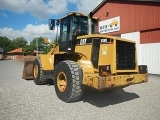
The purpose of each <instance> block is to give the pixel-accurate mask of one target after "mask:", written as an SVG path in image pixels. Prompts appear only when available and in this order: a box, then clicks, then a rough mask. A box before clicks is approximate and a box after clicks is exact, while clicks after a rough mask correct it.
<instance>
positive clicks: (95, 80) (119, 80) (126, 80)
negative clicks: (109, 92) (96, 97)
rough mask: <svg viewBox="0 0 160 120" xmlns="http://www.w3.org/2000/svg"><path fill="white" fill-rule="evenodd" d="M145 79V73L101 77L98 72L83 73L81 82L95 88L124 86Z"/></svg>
mask: <svg viewBox="0 0 160 120" xmlns="http://www.w3.org/2000/svg"><path fill="white" fill-rule="evenodd" d="M147 81H148V76H147V74H132V75H114V76H113V75H111V76H108V77H101V76H99V75H98V74H84V76H83V84H84V85H87V86H90V87H93V88H95V89H97V90H103V89H110V88H116V87H126V86H128V85H132V84H138V83H143V82H147Z"/></svg>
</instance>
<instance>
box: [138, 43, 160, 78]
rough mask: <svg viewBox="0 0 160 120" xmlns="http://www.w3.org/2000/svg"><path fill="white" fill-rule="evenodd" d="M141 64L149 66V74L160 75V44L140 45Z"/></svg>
mask: <svg viewBox="0 0 160 120" xmlns="http://www.w3.org/2000/svg"><path fill="white" fill-rule="evenodd" d="M140 50H141V63H143V64H146V65H147V66H148V72H149V73H152V74H159V75H160V43H150V44H140Z"/></svg>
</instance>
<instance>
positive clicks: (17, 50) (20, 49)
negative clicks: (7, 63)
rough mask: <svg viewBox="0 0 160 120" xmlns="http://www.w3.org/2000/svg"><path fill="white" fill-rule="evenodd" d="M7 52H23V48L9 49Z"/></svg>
mask: <svg viewBox="0 0 160 120" xmlns="http://www.w3.org/2000/svg"><path fill="white" fill-rule="evenodd" d="M7 53H22V48H17V49H15V50H12V51H9V52H7Z"/></svg>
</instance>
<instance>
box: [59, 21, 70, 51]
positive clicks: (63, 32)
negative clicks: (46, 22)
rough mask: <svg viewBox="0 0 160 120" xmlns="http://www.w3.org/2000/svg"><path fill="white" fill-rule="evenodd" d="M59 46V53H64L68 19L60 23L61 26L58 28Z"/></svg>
mask: <svg viewBox="0 0 160 120" xmlns="http://www.w3.org/2000/svg"><path fill="white" fill-rule="evenodd" d="M60 27H61V28H60V43H59V44H60V45H59V50H60V51H66V49H67V41H68V32H69V31H68V30H69V29H68V18H64V19H63V20H62V21H61V26H60Z"/></svg>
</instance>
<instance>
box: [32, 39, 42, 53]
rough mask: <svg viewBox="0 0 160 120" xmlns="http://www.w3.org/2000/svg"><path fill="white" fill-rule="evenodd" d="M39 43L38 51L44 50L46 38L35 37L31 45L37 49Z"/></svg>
mask: <svg viewBox="0 0 160 120" xmlns="http://www.w3.org/2000/svg"><path fill="white" fill-rule="evenodd" d="M37 43H38V51H43V50H44V40H43V37H38V38H34V39H33V40H32V41H31V42H30V45H31V46H32V47H33V49H35V50H36V49H37Z"/></svg>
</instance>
